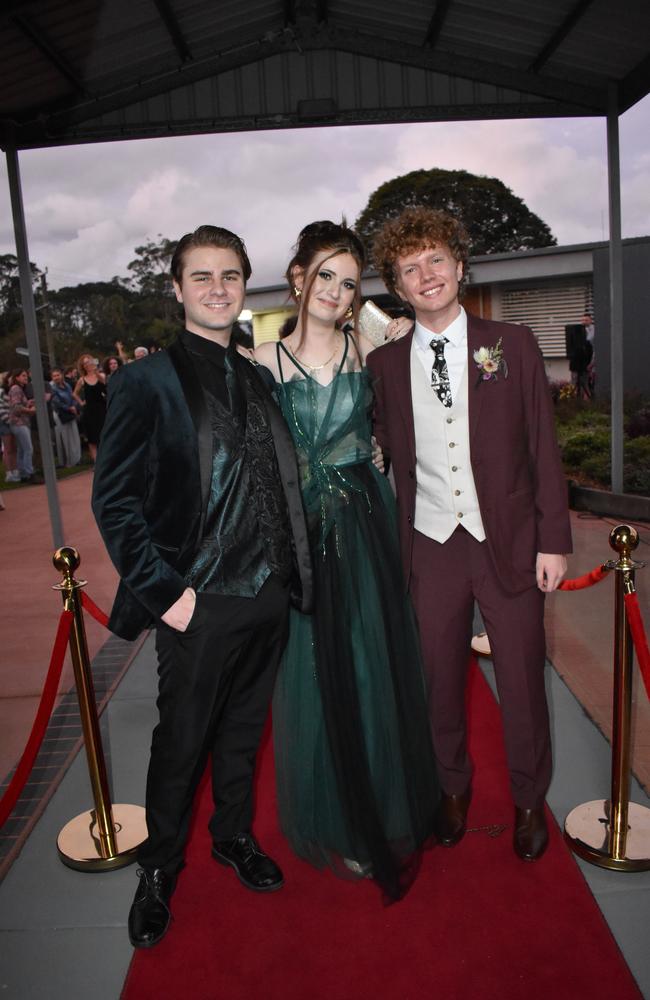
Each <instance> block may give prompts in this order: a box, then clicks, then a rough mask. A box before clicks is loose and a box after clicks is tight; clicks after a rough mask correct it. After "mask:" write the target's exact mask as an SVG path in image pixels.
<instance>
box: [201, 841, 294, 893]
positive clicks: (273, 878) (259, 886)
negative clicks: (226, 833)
mask: <svg viewBox="0 0 650 1000" xmlns="http://www.w3.org/2000/svg"><path fill="white" fill-rule="evenodd" d="M212 857H213V858H214V859H215V861H218V862H219V864H220V865H230V867H231V868H234V869H235V873H236V875H237V878H238V879H239V881H240V882H241V883H242V884H243V885H245V886H246V888H247V889H253V890H254V891H255V892H274V890H275V889H281V888H282V886H283V885H284V877H283V875H282V872H281V871H280V869H279V868H278V866H277V865H276V863H275V861H273V859H272V858H270V857H269V856H268V854H265V853H264V851H262V850H261V849H260V846H259V844H258V843H257V841H256V840H255V837H254V836H253V834H252V833H238V834H237V835H236V836H235V837H232V838H231V839H230V840H216V841H214V843H213V845H212Z"/></svg>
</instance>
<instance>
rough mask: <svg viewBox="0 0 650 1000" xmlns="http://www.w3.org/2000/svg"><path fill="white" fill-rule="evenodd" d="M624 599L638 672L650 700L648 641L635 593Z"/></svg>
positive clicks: (627, 595) (649, 652) (649, 653)
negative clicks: (637, 662)
mask: <svg viewBox="0 0 650 1000" xmlns="http://www.w3.org/2000/svg"><path fill="white" fill-rule="evenodd" d="M624 598H625V610H626V612H627V620H628V622H629V625H630V632H631V633H632V641H633V642H634V648H635V650H636V657H637V660H638V661H639V670H640V671H641V676H642V677H643V683H644V684H645V690H646V694H647V696H648V698H650V649H648V640H647V638H646V634H645V629H644V628H643V620H642V618H641V609H640V608H639V600H638V598H637V596H636V594H635V593H632V594H625V595H624Z"/></svg>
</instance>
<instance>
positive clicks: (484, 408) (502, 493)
mask: <svg viewBox="0 0 650 1000" xmlns="http://www.w3.org/2000/svg"><path fill="white" fill-rule="evenodd" d="M499 338H501V340H502V349H503V357H504V360H505V361H506V363H507V365H508V377H507V378H504V377H503V376H502V375H501V374H500V375H499V378H498V380H494V379H491V380H489V381H485V382H484V381H479V373H478V369H477V368H476V365H475V362H474V359H473V357H472V355H473V352H474V351H476V350H478V349H479V347H494V346H495V345H496V343H497V341H498V340H499ZM412 340H413V331H411V333H409V334H407V336H405V337H403V338H402V339H401V340H397V341H394V342H392V343H390V344H386V345H385V346H383V347H380V348H378V349H377V350H375V351H373V352H372V353H371V354H370V355H369V356H368V368H369V369H370V371H371V373H372V376H373V383H374V390H375V434H376V436H377V439H378V441H379V443H380V444H381V446H382V448H383V449H384V452H385V454H386V455H387V457H389V458H390V461H391V463H392V466H393V471H394V475H395V485H396V488H397V506H398V520H399V533H400V543H401V551H402V566H403V570H404V577H405V579H406V583H407V585H408V583H409V580H410V575H411V554H412V549H413V530H414V529H413V525H414V520H415V496H416V479H415V477H416V464H415V428H414V423H413V404H412V397H411V370H410V357H411V343H412ZM467 346H468V366H469V367H468V380H469V382H468V389H469V424H470V456H471V464H472V472H473V474H474V482H475V484H476V492H477V494H478V500H479V507H480V511H481V518H482V520H483V525H484V527H485V533H486V537H487V544H488V546H489V549H490V554H491V555H492V558H493V561H494V565H495V567H496V571H497V575H498V577H499V581H500V583H501V584H502V586H503V587H504V589H505V590H506V591H507V592H508V593H511V594H516V593H520V592H521V591H523V590H526V589H527V588H529V587H532V586H535V582H536V579H535V562H536V556H537V553H538V552H547V553H558V554H559V553H567V552H570V551H571V528H570V522H569V512H568V504H567V485H566V481H565V478H564V473H563V471H562V465H561V462H560V454H559V449H558V446H557V441H556V437H555V426H554V420H553V404H552V401H551V397H550V393H549V388H548V381H547V378H546V372H545V370H544V363H543V361H542V355H541V352H540V350H539V347H538V346H537V341H536V340H535V337H534V335H533V333H532V331H531V330H529V329H528V327H524V326H515V325H513V324H510V323H495V322H492V321H490V320H483V319H478V318H477V317H475V316H471V315H469V314H468V316H467Z"/></svg>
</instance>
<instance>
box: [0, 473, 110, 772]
mask: <svg viewBox="0 0 650 1000" xmlns="http://www.w3.org/2000/svg"><path fill="white" fill-rule="evenodd" d="M91 489H92V471H86V472H80V473H79V474H78V475H76V476H72V477H70V478H69V479H65V480H62V481H61V482H60V483H59V497H60V503H61V510H62V519H63V530H64V537H65V541H66V544H67V545H73V546H74V547H75V548H76V549H77V550H78V552H79V554H80V556H81V567H80V570H79V572H78V574H77V578H78V579H87V580H88V587H87V591H88V593H89V594H90V596H91V597H92V598H93V599H94V601H95V603H96V604H98V605H99V606H100V607H101V608H103V609H105V610H108V609H109V608H110V604H111V601H112V599H113V595H114V593H115V588H116V586H117V574H116V573H115V570H114V569H113V567H112V565H111V563H110V560H109V558H108V556H107V555H106V551H105V549H104V545H103V543H102V540H101V538H100V535H99V532H98V530H97V527H96V525H95V521H94V518H93V516H92V514H91V511H90V492H91ZM3 497H4V502H5V508H6V509H5V510H4V511H0V538H2V559H0V592H1V593H2V604H3V612H4V614H3V627H2V632H1V638H0V733H1V734H2V737H1V739H0V778H2V777H4V775H6V774H7V773H8V771H9V770H10V769H11V767H12V766H13V765H14V764H15V763H16V760H17V758H18V757H19V756H20V754H21V753H22V750H23V747H24V745H25V741H26V739H27V736H28V735H29V731H30V729H31V725H32V722H33V719H34V714H35V711H36V707H37V704H38V699H39V697H40V694H41V689H42V686H43V680H44V678H45V676H46V674H47V668H48V665H49V661H50V654H51V652H52V644H53V641H54V634H55V631H56V626H57V622H58V619H59V615H60V614H61V608H62V603H61V595H60V594H59V593H58V592H57V591H55V590H52V587H53V586H54V584H57V583H59V582H60V580H61V577H60V575H59V573H58V572H57V570H55V569H54V566H53V565H52V555H53V552H54V545H53V542H52V535H51V531H50V523H49V517H48V511H47V499H46V495H45V487H44V486H24V487H21V488H20V489H14V490H11V491H7V492H5V493H4V494H3ZM86 622H87V625H86V632H87V637H88V646H89V650H90V654H91V656H94V654H95V653H96V652H97V650H98V649H99V647H100V646H101V645H102V643H104V642H105V641H106V638H107V633H106V630H105V629H103V628H102V627H101V626H100V625H97V624H96V623H95V622H94V621H93V620H92V619H90V618H88V616H86ZM64 671H65V672H64V676H63V678H62V682H61V690H62V691H65V690H67V689H68V688H69V687H70V686H71V685H72V683H73V679H72V666H71V664H70V660H69V657H68V660H67V664H66V666H65V668H64Z"/></svg>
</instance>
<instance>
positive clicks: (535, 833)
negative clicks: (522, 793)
mask: <svg viewBox="0 0 650 1000" xmlns="http://www.w3.org/2000/svg"><path fill="white" fill-rule="evenodd" d="M512 845H513V847H514V849H515V854H516V855H517V856H518V857H520V858H521V860H522V861H537V859H538V858H541V856H542V854H543V853H544V851H545V850H546V848H547V847H548V827H547V826H546V817H545V815H544V806H541V807H540V808H539V809H519V808H518V807H517V806H515V832H514V837H513V841H512Z"/></svg>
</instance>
